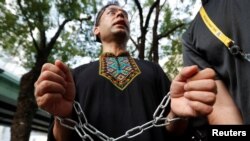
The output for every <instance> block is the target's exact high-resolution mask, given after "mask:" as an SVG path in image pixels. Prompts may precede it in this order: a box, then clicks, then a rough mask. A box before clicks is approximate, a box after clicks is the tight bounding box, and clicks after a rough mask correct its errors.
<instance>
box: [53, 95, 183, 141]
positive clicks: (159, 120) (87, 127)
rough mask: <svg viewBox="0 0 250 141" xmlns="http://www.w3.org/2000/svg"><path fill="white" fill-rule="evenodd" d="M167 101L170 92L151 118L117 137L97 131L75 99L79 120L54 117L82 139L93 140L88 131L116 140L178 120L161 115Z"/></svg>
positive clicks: (102, 138)
mask: <svg viewBox="0 0 250 141" xmlns="http://www.w3.org/2000/svg"><path fill="white" fill-rule="evenodd" d="M169 101H170V93H168V94H167V95H166V96H165V97H164V98H163V99H162V101H161V103H160V104H159V105H158V107H157V108H156V110H155V112H154V114H153V120H151V121H149V122H146V123H144V124H142V125H140V126H136V127H134V128H131V129H129V130H127V131H126V132H125V134H124V135H121V136H119V137H117V138H113V137H109V136H107V135H106V134H104V133H103V132H101V131H99V130H98V129H96V128H95V127H94V126H92V125H91V124H90V123H88V120H87V118H86V116H85V113H84V112H83V110H82V108H81V105H80V104H79V103H78V102H76V101H74V105H73V106H74V109H75V111H76V114H77V117H78V121H79V122H77V121H75V120H72V119H69V118H61V117H56V118H57V119H58V120H59V122H60V124H61V125H62V126H63V127H65V128H68V129H70V130H75V131H76V132H77V134H78V135H79V136H80V137H81V139H82V141H94V140H93V138H92V137H91V136H90V135H89V134H88V133H91V134H93V135H95V136H97V137H98V138H99V139H101V140H102V141H118V140H121V139H124V138H134V137H136V136H138V135H140V134H142V133H143V132H144V131H146V130H148V129H150V128H153V127H162V126H168V125H169V124H171V123H172V122H174V121H177V120H180V119H181V118H179V117H177V118H172V119H169V118H166V117H164V116H163V114H164V112H165V108H166V107H167V106H168V104H169ZM87 132H88V133H87Z"/></svg>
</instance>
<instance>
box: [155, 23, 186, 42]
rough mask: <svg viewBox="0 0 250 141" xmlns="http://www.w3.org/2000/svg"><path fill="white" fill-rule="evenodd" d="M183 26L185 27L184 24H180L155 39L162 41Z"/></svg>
mask: <svg viewBox="0 0 250 141" xmlns="http://www.w3.org/2000/svg"><path fill="white" fill-rule="evenodd" d="M184 25H185V23H180V24H178V25H176V26H175V27H173V28H172V29H170V30H169V31H167V32H164V33H161V34H159V35H158V37H157V38H158V40H160V39H162V38H164V37H167V36H169V35H170V34H172V33H173V32H174V31H175V30H177V29H178V28H181V27H183V26H184Z"/></svg>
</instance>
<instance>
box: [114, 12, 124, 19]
mask: <svg viewBox="0 0 250 141" xmlns="http://www.w3.org/2000/svg"><path fill="white" fill-rule="evenodd" d="M116 17H122V18H125V15H124V14H123V12H122V11H121V10H119V11H118V12H117V13H116Z"/></svg>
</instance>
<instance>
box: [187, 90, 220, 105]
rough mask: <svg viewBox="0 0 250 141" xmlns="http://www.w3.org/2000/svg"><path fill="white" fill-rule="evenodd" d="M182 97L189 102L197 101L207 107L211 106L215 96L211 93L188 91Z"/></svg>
mask: <svg viewBox="0 0 250 141" xmlns="http://www.w3.org/2000/svg"><path fill="white" fill-rule="evenodd" d="M184 96H185V97H186V98H187V99H189V100H190V101H199V102H202V103H206V104H208V105H212V104H214V102H215V99H216V96H215V94H214V93H212V92H204V91H190V92H186V93H185V94H184Z"/></svg>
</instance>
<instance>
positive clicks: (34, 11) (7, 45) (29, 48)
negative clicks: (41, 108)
mask: <svg viewBox="0 0 250 141" xmlns="http://www.w3.org/2000/svg"><path fill="white" fill-rule="evenodd" d="M95 6H96V2H95V1H94V0H93V1H88V3H87V2H86V1H85V0H78V1H75V0H29V1H27V0H13V1H11V2H10V1H4V0H1V1H0V8H1V12H0V39H1V40H0V47H2V48H3V49H4V50H5V51H6V52H7V53H9V54H10V55H12V56H18V57H19V58H20V60H21V61H22V63H23V66H25V67H26V68H29V69H30V70H29V72H27V73H26V74H24V75H23V76H22V77H21V81H20V91H19V96H18V102H17V110H16V113H15V114H14V119H13V123H12V127H11V140H12V141H28V140H29V135H30V131H31V124H32V119H33V116H34V114H35V112H36V110H37V105H36V102H35V100H34V82H35V81H36V80H37V78H38V76H39V74H40V71H41V67H42V65H43V64H44V63H46V62H53V61H54V60H55V59H56V58H60V59H61V60H63V61H65V62H66V61H68V60H69V58H71V57H72V56H74V55H81V56H83V55H84V52H86V50H85V48H84V47H85V45H86V46H88V45H89V44H84V42H85V41H86V40H90V39H89V38H88V37H86V38H82V39H81V40H85V41H79V40H75V37H76V35H77V36H78V35H79V34H80V33H81V32H84V34H83V35H84V36H88V35H87V32H86V33H85V31H89V29H88V28H90V26H88V25H90V24H91V25H92V23H93V22H91V21H90V20H89V19H90V15H91V13H94V12H95V11H96V7H95ZM81 15H83V16H82V17H81ZM82 24H84V25H85V26H82ZM79 31H81V32H79ZM79 45H80V46H79Z"/></svg>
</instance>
